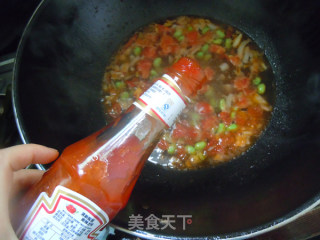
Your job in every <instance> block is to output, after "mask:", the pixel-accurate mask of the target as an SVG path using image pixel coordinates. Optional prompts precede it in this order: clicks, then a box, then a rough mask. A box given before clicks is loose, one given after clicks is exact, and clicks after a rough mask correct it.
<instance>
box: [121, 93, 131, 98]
mask: <svg viewBox="0 0 320 240" xmlns="http://www.w3.org/2000/svg"><path fill="white" fill-rule="evenodd" d="M129 97H130V95H129V93H128V92H122V93H121V95H120V98H121V99H128V98H129Z"/></svg>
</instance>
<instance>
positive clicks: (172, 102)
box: [134, 75, 186, 127]
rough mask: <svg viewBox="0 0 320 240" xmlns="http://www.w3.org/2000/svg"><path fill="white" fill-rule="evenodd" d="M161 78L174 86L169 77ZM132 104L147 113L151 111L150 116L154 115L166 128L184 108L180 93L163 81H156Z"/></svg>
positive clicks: (184, 104)
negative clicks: (169, 81)
mask: <svg viewBox="0 0 320 240" xmlns="http://www.w3.org/2000/svg"><path fill="white" fill-rule="evenodd" d="M163 77H165V79H168V80H171V82H172V84H175V83H174V81H173V80H172V78H171V77H170V76H168V75H164V76H163ZM134 104H135V105H136V106H137V107H139V108H140V109H142V110H144V111H145V112H147V113H148V112H150V111H151V112H152V115H156V117H157V118H158V119H160V120H161V121H162V122H163V123H164V124H165V125H167V126H168V127H170V126H171V125H172V124H173V123H174V121H175V119H176V117H177V116H178V115H179V114H180V113H181V111H182V110H183V109H184V108H185V107H186V103H185V101H184V99H183V97H182V96H181V95H180V93H179V92H178V91H177V90H176V89H175V88H174V87H173V86H171V85H170V84H168V83H167V82H166V81H165V80H163V79H159V80H158V81H156V82H155V83H154V84H153V85H152V86H151V87H150V88H149V89H148V90H147V91H146V92H144V93H143V94H142V95H141V96H140V98H139V100H138V101H136V102H134Z"/></svg>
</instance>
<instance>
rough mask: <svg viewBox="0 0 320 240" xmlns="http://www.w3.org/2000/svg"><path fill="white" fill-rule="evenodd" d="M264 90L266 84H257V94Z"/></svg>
mask: <svg viewBox="0 0 320 240" xmlns="http://www.w3.org/2000/svg"><path fill="white" fill-rule="evenodd" d="M265 91H266V85H264V83H260V84H259V85H258V93H259V94H264V93H265Z"/></svg>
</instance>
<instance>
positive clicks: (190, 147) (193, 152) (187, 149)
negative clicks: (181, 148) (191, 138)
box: [186, 145, 196, 154]
mask: <svg viewBox="0 0 320 240" xmlns="http://www.w3.org/2000/svg"><path fill="white" fill-rule="evenodd" d="M186 151H187V153H189V154H195V152H196V150H195V149H194V147H192V146H190V145H187V146H186Z"/></svg>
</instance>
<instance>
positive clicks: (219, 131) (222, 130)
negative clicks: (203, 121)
mask: <svg viewBox="0 0 320 240" xmlns="http://www.w3.org/2000/svg"><path fill="white" fill-rule="evenodd" d="M225 130H226V125H224V123H219V126H218V131H217V133H223V132H224V131H225Z"/></svg>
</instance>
